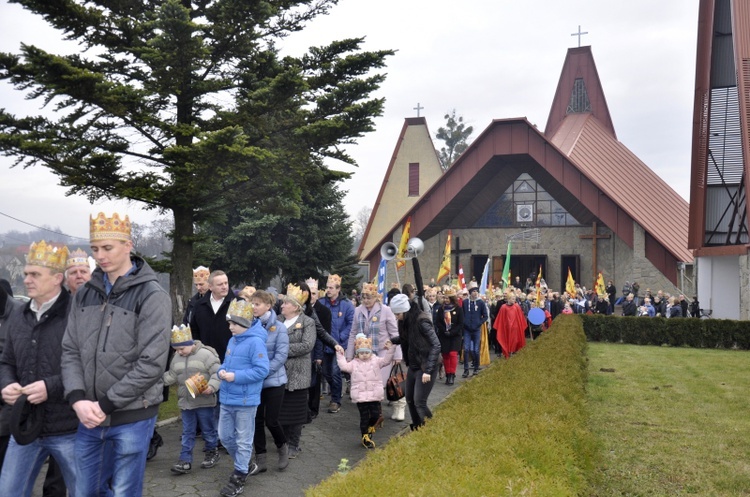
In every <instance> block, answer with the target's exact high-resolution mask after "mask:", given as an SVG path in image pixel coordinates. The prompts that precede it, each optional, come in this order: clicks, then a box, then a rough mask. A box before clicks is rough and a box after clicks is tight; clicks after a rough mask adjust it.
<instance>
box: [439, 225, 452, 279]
mask: <svg viewBox="0 0 750 497" xmlns="http://www.w3.org/2000/svg"><path fill="white" fill-rule="evenodd" d="M450 275H451V230H448V239H447V240H446V241H445V252H443V262H442V263H441V264H440V270H438V277H437V281H438V283H439V282H440V280H441V279H443V278H445V277H446V276H450Z"/></svg>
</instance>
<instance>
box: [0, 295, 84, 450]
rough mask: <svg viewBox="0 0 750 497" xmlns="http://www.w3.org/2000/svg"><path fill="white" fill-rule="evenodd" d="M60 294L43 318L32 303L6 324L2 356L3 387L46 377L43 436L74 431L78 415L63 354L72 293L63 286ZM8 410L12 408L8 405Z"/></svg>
mask: <svg viewBox="0 0 750 497" xmlns="http://www.w3.org/2000/svg"><path fill="white" fill-rule="evenodd" d="M61 290H62V291H61V293H60V296H59V297H58V298H57V300H56V301H55V303H54V304H52V307H50V308H49V309H48V310H47V311H46V312H45V313H44V314H42V317H41V319H40V320H39V321H37V319H36V314H35V313H34V312H33V311H32V310H31V302H28V303H26V304H25V305H24V306H23V307H22V308H20V309H16V310H15V311H14V312H13V313H12V314H11V315H10V316H9V318H8V320H7V321H6V322H5V324H4V325H3V328H5V329H6V340H5V346H4V348H3V354H2V359H0V390H2V389H3V388H5V387H6V386H8V385H10V384H11V383H15V382H18V383H20V384H21V386H26V385H28V384H30V383H34V382H36V381H39V380H42V381H44V385H45V386H46V387H47V400H46V401H45V402H44V403H43V404H42V405H43V406H44V423H43V425H42V432H41V435H42V436H48V435H62V434H66V433H73V432H75V431H76V429H77V428H78V417H77V416H76V413H75V411H73V409H72V408H71V407H70V405H69V404H68V403H67V402H66V401H65V398H64V397H63V382H62V374H61V373H60V355H61V353H62V351H61V347H62V346H61V344H62V339H63V335H64V334H65V324H66V322H67V320H68V311H69V309H70V294H69V293H68V292H67V290H65V289H62V287H61ZM4 409H8V410H9V409H10V406H5V407H4Z"/></svg>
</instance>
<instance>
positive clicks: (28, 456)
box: [0, 241, 78, 495]
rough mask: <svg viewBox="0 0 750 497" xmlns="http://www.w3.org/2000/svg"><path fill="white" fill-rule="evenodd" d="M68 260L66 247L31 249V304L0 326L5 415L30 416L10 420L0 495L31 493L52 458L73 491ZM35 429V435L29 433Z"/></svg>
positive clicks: (28, 286)
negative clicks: (66, 383)
mask: <svg viewBox="0 0 750 497" xmlns="http://www.w3.org/2000/svg"><path fill="white" fill-rule="evenodd" d="M67 257H68V248H67V247H53V246H51V245H47V244H46V243H45V242H44V241H41V242H39V243H32V244H31V247H29V254H28V255H27V257H26V266H25V267H24V285H25V286H26V292H27V294H28V296H29V297H30V298H31V300H30V301H29V302H28V303H27V304H25V305H24V306H23V307H21V308H18V309H16V310H14V311H13V312H12V313H11V315H10V316H9V317H8V319H7V321H5V324H4V325H3V326H2V328H3V331H4V335H5V343H4V344H3V346H2V357H1V358H0V392H1V393H2V398H3V402H4V403H5V404H7V405H6V407H5V408H4V409H6V410H7V409H12V410H13V411H14V412H17V411H18V410H19V409H22V408H24V409H25V408H30V409H31V410H32V412H31V413H29V415H28V418H27V421H29V423H28V424H26V425H18V424H17V423H15V422H14V421H13V420H11V423H10V430H11V433H12V434H13V436H12V437H11V439H10V442H9V444H8V449H7V452H6V454H5V460H4V462H3V471H2V474H1V475H0V495H26V494H27V493H30V492H31V488H32V487H33V485H34V481H35V479H36V476H37V473H38V472H39V469H38V468H39V467H40V466H41V464H42V463H43V462H44V460H45V459H46V458H47V457H49V456H52V457H54V458H55V460H56V462H57V464H58V465H59V468H60V470H61V471H62V475H63V478H64V481H65V484H66V485H67V487H68V489H69V490H70V492H71V494H73V492H74V491H75V487H76V468H75V460H76V455H75V437H76V435H75V433H76V429H77V427H78V419H77V418H76V414H75V412H74V411H73V409H71V407H70V405H68V403H67V402H66V401H65V398H64V396H63V381H62V374H61V363H60V356H61V354H62V350H61V349H62V345H61V344H62V340H63V335H64V333H65V327H66V325H67V321H68V311H69V309H70V294H69V293H68V292H67V291H65V289H64V288H63V286H62V284H63V280H64V275H63V273H64V271H65V263H66V260H67ZM6 305H7V302H6ZM35 417H38V421H36V422H34V421H33V419H34V418H35ZM37 423H39V424H40V425H41V426H39V425H38V424H37ZM35 424H37V426H39V428H40V431H39V432H38V433H35V430H33V429H32V426H33V425H35ZM30 425H31V426H30ZM62 493H63V494H64V491H63V492H62Z"/></svg>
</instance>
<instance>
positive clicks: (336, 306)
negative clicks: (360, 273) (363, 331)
mask: <svg viewBox="0 0 750 497" xmlns="http://www.w3.org/2000/svg"><path fill="white" fill-rule="evenodd" d="M319 302H322V303H323V305H324V306H326V307H327V308H328V309H329V310H330V311H331V336H333V339H334V340H336V341H337V342H338V344H339V345H341V346H342V347H344V348H346V344H347V342H348V340H349V332H350V331H351V329H352V320H353V319H354V305H352V303H351V302H350V301H349V300H347V299H346V298H345V297H344V296H343V295H342V294H339V298H338V299H336V301H335V302H333V303H332V302H331V299H329V298H328V297H325V298H323V299H321V300H320V301H319ZM325 351H326V352H327V353H329V354H332V353H333V348H331V347H330V346H328V345H326V348H325Z"/></svg>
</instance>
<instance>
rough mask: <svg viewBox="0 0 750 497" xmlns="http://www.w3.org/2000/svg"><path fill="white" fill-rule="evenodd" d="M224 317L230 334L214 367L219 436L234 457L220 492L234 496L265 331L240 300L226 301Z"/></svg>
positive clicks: (250, 427) (243, 472)
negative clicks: (220, 361) (221, 360)
mask: <svg viewBox="0 0 750 497" xmlns="http://www.w3.org/2000/svg"><path fill="white" fill-rule="evenodd" d="M227 321H229V331H230V332H232V338H230V339H229V344H228V345H227V351H226V354H225V356H224V363H223V364H222V365H221V367H220V368H219V371H218V376H219V379H221V387H220V389H219V401H220V403H221V410H220V413H219V438H220V439H221V443H222V444H223V445H224V447H225V448H226V449H227V452H228V453H229V455H230V456H231V457H232V459H233V460H234V471H233V472H232V475H231V476H230V477H229V482H228V483H227V484H226V485H224V487H223V488H222V489H221V491H220V493H221V495H223V496H224V497H234V496H236V495H239V494H241V493H242V492H243V491H244V489H245V480H246V479H247V473H248V466H249V464H250V458H251V457H252V455H253V435H254V433H255V414H256V411H257V410H258V404H260V391H261V390H262V389H263V380H264V379H265V378H266V376H268V370H269V363H268V352H267V350H266V338H267V336H268V332H267V331H266V329H265V328H264V327H263V324H262V323H261V322H260V320H259V319H255V318H254V316H253V306H252V304H251V303H250V302H246V301H244V300H235V301H233V302H232V303H231V304H230V305H229V309H228V310H227Z"/></svg>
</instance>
